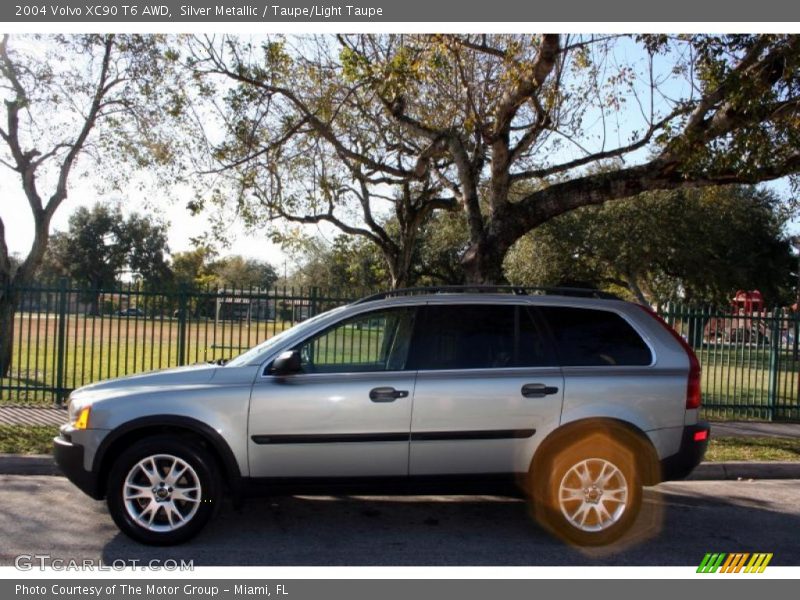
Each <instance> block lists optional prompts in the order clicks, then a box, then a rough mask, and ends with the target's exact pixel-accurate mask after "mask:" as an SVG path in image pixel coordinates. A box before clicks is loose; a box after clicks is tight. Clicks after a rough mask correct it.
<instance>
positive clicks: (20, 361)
mask: <svg viewBox="0 0 800 600" xmlns="http://www.w3.org/2000/svg"><path fill="white" fill-rule="evenodd" d="M366 293H367V291H366V290H346V291H338V290H321V289H319V288H270V289H255V288H232V289H224V290H219V289H215V290H210V289H208V290H202V291H198V290H189V289H187V288H179V289H174V290H165V291H152V290H144V289H142V288H140V287H137V286H135V285H129V286H121V287H118V288H114V289H110V290H87V289H85V288H78V287H73V286H71V285H70V284H69V283H68V282H66V281H61V282H60V283H59V284H57V285H52V286H31V287H27V288H23V289H20V290H18V294H19V309H18V311H17V314H16V318H15V321H14V331H13V339H14V345H13V356H12V365H11V369H10V372H9V374H8V377H4V378H0V403H3V404H7V405H8V404H11V405H39V406H43V405H50V404H52V403H54V402H55V403H59V402H62V401H63V400H64V398H66V396H67V395H68V393H69V391H70V390H72V389H73V388H75V387H79V386H81V385H85V384H87V383H90V382H93V381H98V380H101V379H107V378H110V377H119V376H122V375H128V374H132V373H138V372H143V371H148V370H153V369H160V368H166V367H174V366H180V365H185V364H191V363H197V362H204V361H217V360H220V359H225V358H230V357H232V356H235V355H237V354H239V353H241V352H243V351H244V350H246V349H247V348H250V347H251V346H253V345H255V344H257V343H259V342H261V341H263V340H264V339H267V338H268V337H271V336H272V335H275V334H276V333H280V332H281V331H283V330H284V329H287V328H288V327H291V326H292V325H294V324H295V323H297V322H298V321H302V320H304V319H306V318H308V317H310V316H313V315H315V314H318V313H319V312H322V311H325V310H328V309H330V308H333V307H335V306H339V305H341V304H344V303H347V302H351V301H352V300H354V299H356V298H359V297H362V296H363V295H365V294H366ZM661 315H662V316H663V317H664V318H665V319H666V320H667V322H669V323H670V325H672V326H673V327H674V328H675V329H676V330H677V331H678V333H680V334H681V335H682V336H684V337H685V338H686V339H687V340H688V341H689V343H690V344H691V345H692V346H693V347H694V348H695V351H696V352H697V355H698V357H699V359H700V362H701V364H702V366H703V371H702V380H703V397H704V409H703V410H704V413H705V415H706V416H710V417H718V418H736V419H767V420H799V419H800V402H798V396H799V395H800V360H798V359H799V358H800V353H799V352H798V316H797V314H796V313H785V312H783V311H781V310H772V311H763V312H748V313H745V312H743V311H737V310H733V309H731V310H730V311H728V312H715V311H713V310H711V309H708V308H699V309H698V308H690V307H685V306H667V307H666V308H665V309H664V310H662V311H661Z"/></svg>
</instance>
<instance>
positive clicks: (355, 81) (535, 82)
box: [271, 34, 800, 282]
mask: <svg viewBox="0 0 800 600" xmlns="http://www.w3.org/2000/svg"><path fill="white" fill-rule="evenodd" d="M338 41H339V44H340V48H341V51H340V59H341V63H342V69H343V70H344V71H345V72H346V73H347V74H348V75H349V77H350V81H351V82H352V85H351V88H352V89H360V90H362V93H365V94H366V93H369V94H371V95H372V96H371V97H372V98H374V100H373V102H374V103H376V104H379V105H380V106H381V107H382V108H383V116H384V118H385V119H386V122H387V123H388V124H389V125H387V126H388V127H392V126H397V125H399V126H401V127H403V128H404V129H405V131H406V133H407V134H409V135H411V136H414V138H415V139H417V140H418V141H417V146H419V147H425V143H426V142H427V144H429V146H430V147H433V148H436V149H440V148H444V149H446V152H447V155H448V156H449V159H450V161H449V162H444V163H442V165H436V166H434V167H433V169H434V170H435V171H436V173H437V175H438V176H439V177H440V180H441V181H443V182H444V183H445V184H446V185H447V187H448V188H449V189H451V190H452V191H453V192H454V194H455V195H456V197H457V199H458V201H459V204H460V206H461V207H462V209H463V211H464V213H465V215H466V220H467V223H468V231H469V240H470V244H469V248H468V249H467V250H466V252H465V253H464V254H463V256H462V265H463V268H464V270H465V274H466V278H467V280H468V281H471V282H496V281H500V280H502V279H503V272H502V264H503V259H504V257H505V255H506V253H507V252H508V250H509V249H510V248H511V246H512V245H513V244H514V243H515V242H516V241H517V240H518V239H520V238H521V237H522V236H523V235H525V234H526V233H527V232H529V231H531V230H534V229H535V228H537V227H539V226H541V225H542V224H544V223H546V222H548V221H550V220H551V219H553V218H555V217H557V216H559V215H562V214H564V213H567V212H569V211H572V210H575V209H577V208H580V207H582V206H588V205H599V204H603V203H605V202H608V201H611V200H619V199H623V198H629V197H632V196H636V195H637V194H640V193H642V192H647V191H655V190H670V189H681V188H687V187H704V186H710V185H718V184H731V183H757V182H760V181H765V180H770V179H775V178H779V177H783V176H787V175H795V174H796V173H797V171H798V169H800V152H798V147H800V128H799V127H798V126H797V123H798V114H800V111H798V108H799V107H800V68H799V67H800V36H796V35H734V36H708V35H688V36H677V37H670V36H638V37H636V38H624V37H620V36H600V37H597V36H577V37H576V36H561V35H556V34H552V35H533V36H508V35H456V36H444V35H434V36H431V35H380V36H377V35H366V34H364V35H353V36H339V37H338ZM635 53H639V54H641V55H642V56H643V57H644V59H643V60H642V61H639V63H636V62H634V61H632V60H631V59H628V58H627V56H629V55H631V54H635ZM665 64H666V67H663V66H662V67H660V68H659V65H665ZM271 90H272V93H273V94H275V95H279V94H281V93H282V92H281V90H280V88H279V86H272V88H271ZM363 90H369V92H365V91H363ZM628 104H631V105H633V106H634V107H635V108H634V110H629V111H628V113H627V114H628V115H632V116H636V115H638V117H639V118H638V121H639V123H634V124H631V123H630V122H627V119H626V122H625V123H623V124H621V123H619V122H618V120H617V119H618V115H619V113H620V111H621V110H622V109H623V108H624V107H625V106H626V105H628ZM587 122H597V123H599V125H598V126H597V127H589V126H587V125H586V123H587ZM611 159H619V162H618V163H617V166H616V167H615V168H613V169H611V170H607V169H603V170H600V169H596V168H595V169H591V168H590V167H592V166H596V165H598V164H603V163H605V162H606V161H609V160H611Z"/></svg>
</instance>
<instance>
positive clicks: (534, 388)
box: [522, 383, 558, 398]
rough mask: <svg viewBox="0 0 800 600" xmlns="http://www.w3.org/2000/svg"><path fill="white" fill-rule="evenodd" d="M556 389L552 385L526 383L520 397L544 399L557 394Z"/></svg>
mask: <svg viewBox="0 0 800 600" xmlns="http://www.w3.org/2000/svg"><path fill="white" fill-rule="evenodd" d="M557 393H558V388H557V387H555V386H553V385H545V384H543V383H526V384H525V385H523V386H522V395H523V396H525V397H526V398H544V397H545V396H550V395H551V394H557Z"/></svg>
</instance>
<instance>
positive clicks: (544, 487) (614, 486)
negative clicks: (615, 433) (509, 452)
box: [534, 433, 642, 546]
mask: <svg viewBox="0 0 800 600" xmlns="http://www.w3.org/2000/svg"><path fill="white" fill-rule="evenodd" d="M542 466H543V468H544V472H543V473H538V474H537V473H534V480H535V484H534V485H535V486H536V488H537V491H536V493H535V502H536V507H535V510H536V514H537V516H538V517H539V521H540V522H541V523H542V525H544V526H545V527H546V528H547V529H549V530H550V531H552V532H553V533H555V534H556V535H558V536H559V537H561V538H563V539H565V540H567V541H569V542H572V543H575V544H578V545H581V546H601V545H605V544H609V543H611V542H613V541H615V540H617V539H619V538H620V537H621V536H622V535H623V534H624V533H625V532H626V531H627V530H628V529H630V527H631V525H633V523H634V521H635V520H636V517H637V515H638V513H639V509H640V507H641V502H642V485H641V481H640V477H639V474H638V472H637V469H636V456H635V454H634V452H633V451H632V450H631V449H630V446H628V445H626V444H624V443H623V442H620V441H619V440H616V439H614V438H613V437H611V436H609V435H608V434H607V433H596V434H589V435H588V436H587V437H585V438H583V439H581V440H579V441H577V442H574V443H572V444H570V445H569V446H567V447H565V448H564V449H563V450H560V451H557V452H556V453H555V454H554V455H553V456H552V459H551V460H550V461H548V462H547V464H545V465H542Z"/></svg>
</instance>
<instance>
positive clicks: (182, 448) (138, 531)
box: [106, 436, 221, 545]
mask: <svg viewBox="0 0 800 600" xmlns="http://www.w3.org/2000/svg"><path fill="white" fill-rule="evenodd" d="M106 498H107V503H108V509H109V512H110V513H111V516H112V518H113V519H114V522H115V523H116V524H117V526H118V527H119V528H120V529H121V530H122V531H123V532H124V533H125V534H127V535H128V536H129V537H131V538H133V539H135V540H137V541H139V542H142V543H145V544H153V545H171V544H179V543H181V542H184V541H186V540H188V539H190V538H192V537H193V536H195V535H196V534H197V533H198V532H199V531H200V530H201V529H202V528H203V527H204V526H205V524H206V523H207V522H208V521H209V519H210V518H211V517H212V515H213V514H214V511H215V509H216V507H217V505H218V504H219V501H220V498H221V494H220V482H219V474H218V470H217V468H216V462H215V460H214V457H213V456H211V455H210V454H209V453H208V451H207V450H206V449H205V448H203V447H202V446H201V445H200V444H198V443H195V442H193V441H190V440H180V439H175V438H173V437H166V436H157V437H152V438H147V439H144V440H142V441H140V442H137V443H136V444H134V445H133V446H132V447H131V448H129V449H128V450H126V451H125V452H124V453H123V454H122V455H121V456H120V457H119V459H117V461H116V462H115V463H114V465H113V467H112V469H111V472H110V474H109V478H108V490H107V495H106Z"/></svg>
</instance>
